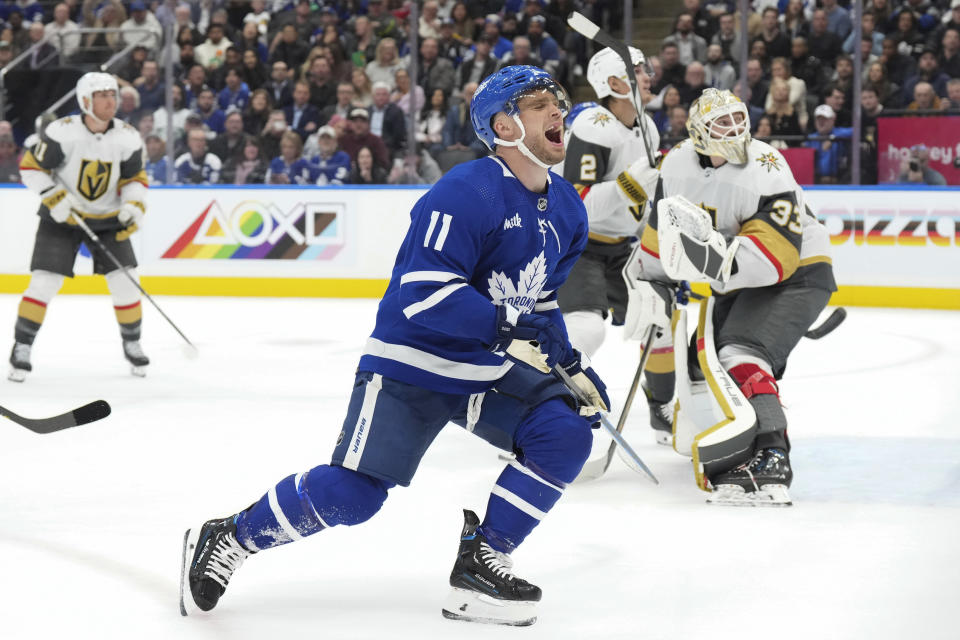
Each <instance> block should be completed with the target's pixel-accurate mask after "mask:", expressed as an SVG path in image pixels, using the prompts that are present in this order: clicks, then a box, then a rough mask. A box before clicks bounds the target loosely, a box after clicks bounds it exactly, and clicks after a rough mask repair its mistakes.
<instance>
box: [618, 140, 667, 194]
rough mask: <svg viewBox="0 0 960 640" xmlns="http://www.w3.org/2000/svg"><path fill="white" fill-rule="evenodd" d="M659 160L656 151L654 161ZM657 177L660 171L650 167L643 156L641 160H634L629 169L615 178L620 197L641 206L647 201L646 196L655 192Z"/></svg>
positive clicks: (658, 153) (658, 154)
mask: <svg viewBox="0 0 960 640" xmlns="http://www.w3.org/2000/svg"><path fill="white" fill-rule="evenodd" d="M659 158H660V152H659V151H658V152H657V155H656V156H654V160H655V161H656V160H659ZM658 164H659V162H658ZM659 177H660V171H658V170H657V169H654V168H652V167H651V166H650V161H649V160H648V159H647V157H646V154H644V156H643V157H642V158H640V159H638V160H635V161H634V162H633V163H632V164H631V165H630V166H629V167H627V168H626V169H624V170H623V171H621V172H620V175H618V176H617V184H618V185H619V186H620V190H621V193H622V195H624V196H626V198H627V199H628V200H630V201H631V203H632V204H640V205H642V204H643V203H645V202H646V201H647V200H648V199H649V197H648V195H647V194H649V193H654V192H655V191H656V188H657V179H658V178H659Z"/></svg>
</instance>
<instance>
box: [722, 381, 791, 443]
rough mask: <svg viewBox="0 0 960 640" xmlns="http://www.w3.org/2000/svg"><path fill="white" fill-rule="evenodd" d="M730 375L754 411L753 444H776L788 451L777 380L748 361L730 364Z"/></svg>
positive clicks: (784, 419) (785, 417)
mask: <svg viewBox="0 0 960 640" xmlns="http://www.w3.org/2000/svg"><path fill="white" fill-rule="evenodd" d="M730 375H731V376H732V377H733V379H734V380H735V381H736V383H737V384H738V385H740V390H741V391H742V392H743V395H744V396H745V397H746V398H747V400H749V401H750V404H751V406H753V410H754V412H755V413H756V414H757V447H758V448H764V449H765V448H769V447H779V448H782V449H785V450H787V451H789V450H790V444H789V441H788V440H787V437H786V431H787V416H786V415H785V414H784V412H783V407H782V406H781V405H780V393H779V391H780V389H779V387H778V386H777V381H776V380H775V379H774V378H773V376H772V375H770V373H768V372H767V371H765V370H764V369H763V368H761V367H760V366H758V365H756V364H754V363H752V362H748V363H744V364H738V365H737V366H735V367H731V369H730Z"/></svg>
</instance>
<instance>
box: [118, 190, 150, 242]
mask: <svg viewBox="0 0 960 640" xmlns="http://www.w3.org/2000/svg"><path fill="white" fill-rule="evenodd" d="M143 216H144V207H143V203H142V202H136V201H134V200H130V201H127V202H124V203H123V206H122V207H120V212H119V213H118V214H117V221H118V222H119V223H120V224H122V225H123V229H121V230H120V231H118V232H117V236H116V239H117V242H123V241H124V240H126V239H127V238H129V237H130V236H131V235H133V233H134V231H137V230H138V229H139V228H140V222H141V221H142V220H143Z"/></svg>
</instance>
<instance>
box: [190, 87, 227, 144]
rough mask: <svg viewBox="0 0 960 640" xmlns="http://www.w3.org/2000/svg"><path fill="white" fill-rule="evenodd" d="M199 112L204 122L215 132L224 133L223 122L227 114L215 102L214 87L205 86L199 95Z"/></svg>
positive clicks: (197, 110)
mask: <svg viewBox="0 0 960 640" xmlns="http://www.w3.org/2000/svg"><path fill="white" fill-rule="evenodd" d="M196 112H197V114H198V115H199V116H200V117H201V118H202V119H203V124H205V125H207V128H208V129H210V131H213V132H214V133H223V122H224V120H226V114H225V113H224V112H223V110H222V109H218V108H217V105H216V103H215V102H214V95H213V89H211V88H210V87H204V88H203V89H201V90H200V94H199V95H198V96H197V108H196Z"/></svg>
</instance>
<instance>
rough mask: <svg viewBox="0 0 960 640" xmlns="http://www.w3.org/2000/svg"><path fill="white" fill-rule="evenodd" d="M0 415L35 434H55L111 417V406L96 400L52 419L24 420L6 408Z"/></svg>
mask: <svg viewBox="0 0 960 640" xmlns="http://www.w3.org/2000/svg"><path fill="white" fill-rule="evenodd" d="M0 415H2V416H4V417H5V418H9V419H10V420H12V421H13V422H16V423H17V424H18V425H20V426H21V427H26V428H27V429H29V430H30V431H33V432H34V433H53V432H54V431H63V430H64V429H69V428H70V427H79V426H80V425H82V424H87V423H90V422H96V421H97V420H102V419H103V418H106V417H107V416H108V415H110V405H109V404H107V401H106V400H94V401H93V402H91V403H90V404H86V405H84V406H82V407H79V408H77V409H74V410H73V411H68V412H67V413H64V414H61V415H59V416H53V417H52V418H24V417H23V416H18V415H17V414H15V413H14V412H13V411H10V410H9V409H7V408H6V407H0Z"/></svg>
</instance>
